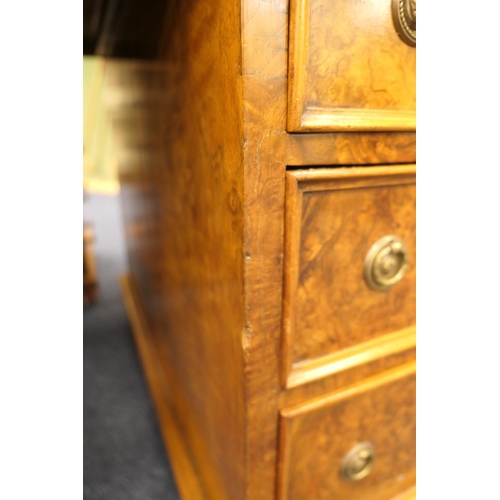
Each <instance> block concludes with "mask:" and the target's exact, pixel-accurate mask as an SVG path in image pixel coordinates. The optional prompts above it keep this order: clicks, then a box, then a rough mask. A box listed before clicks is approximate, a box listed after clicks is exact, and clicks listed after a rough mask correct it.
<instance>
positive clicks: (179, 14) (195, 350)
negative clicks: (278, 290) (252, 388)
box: [109, 0, 246, 500]
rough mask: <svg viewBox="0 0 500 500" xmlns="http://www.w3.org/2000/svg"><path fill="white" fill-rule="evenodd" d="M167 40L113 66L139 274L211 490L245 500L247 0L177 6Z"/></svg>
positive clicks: (127, 211)
mask: <svg viewBox="0 0 500 500" xmlns="http://www.w3.org/2000/svg"><path fill="white" fill-rule="evenodd" d="M162 43H163V45H162V47H160V52H161V53H163V54H164V56H162V58H160V59H159V60H157V61H154V62H149V63H139V62H130V61H129V62H114V63H112V64H111V70H110V71H111V73H110V84H111V85H112V86H114V88H115V89H116V92H114V93H113V92H109V95H110V100H111V101H112V103H111V104H112V107H114V110H115V111H114V113H113V115H114V124H115V134H116V137H117V144H118V149H119V152H120V156H119V170H120V179H121V185H122V190H121V192H122V205H123V213H124V219H125V226H126V238H127V247H128V253H129V264H130V272H131V275H132V277H133V279H134V281H135V283H137V288H138V292H139V294H140V296H141V301H142V302H143V304H144V307H145V311H146V316H147V320H148V323H149V324H150V328H151V334H152V335H153V337H154V342H155V346H156V349H157V352H158V357H159V359H160V362H161V364H162V365H163V369H164V370H165V372H166V373H167V378H168V380H169V384H170V385H171V387H170V390H171V393H172V400H173V405H174V412H175V415H176V419H177V421H178V422H179V424H180V426H181V431H182V433H183V435H184V439H185V441H186V443H187V448H188V449H189V450H190V453H191V457H192V459H193V462H194V468H195V469H196V471H197V474H198V475H199V476H200V478H201V483H202V487H203V490H204V495H205V497H206V498H207V499H211V500H240V499H243V498H245V481H246V478H245V435H246V434H245V425H246V424H245V418H246V417H245V384H244V366H243V361H244V358H243V348H242V340H241V339H242V332H243V329H244V297H243V255H242V248H243V215H244V214H243V168H242V162H243V149H242V148H243V127H242V104H241V99H242V90H241V78H240V59H241V46H240V5H239V2H238V1H236V0H226V1H218V2H211V1H208V0H207V1H191V0H186V1H183V2H175V3H172V4H171V6H170V10H169V11H168V13H167V17H166V19H165V23H164V38H163V42H162ZM173 460H175V458H174V457H173Z"/></svg>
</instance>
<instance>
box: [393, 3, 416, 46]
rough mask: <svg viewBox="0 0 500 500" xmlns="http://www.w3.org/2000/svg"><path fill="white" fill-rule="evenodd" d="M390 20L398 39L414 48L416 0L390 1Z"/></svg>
mask: <svg viewBox="0 0 500 500" xmlns="http://www.w3.org/2000/svg"><path fill="white" fill-rule="evenodd" d="M392 19H393V21H394V27H395V28H396V31H397V33H398V35H399V38H401V40H403V42H405V43H406V44H408V45H410V46H412V47H415V46H416V44H417V0H392Z"/></svg>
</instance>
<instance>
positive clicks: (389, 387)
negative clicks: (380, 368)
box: [278, 363, 415, 500]
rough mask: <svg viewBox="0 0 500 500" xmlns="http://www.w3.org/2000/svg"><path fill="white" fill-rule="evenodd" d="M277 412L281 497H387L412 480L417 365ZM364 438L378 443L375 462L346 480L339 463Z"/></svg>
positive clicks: (295, 499)
mask: <svg viewBox="0 0 500 500" xmlns="http://www.w3.org/2000/svg"><path fill="white" fill-rule="evenodd" d="M280 415H281V416H280V469H279V476H278V484H279V489H278V491H279V493H278V498H279V500H302V499H304V498H311V499H313V498H314V499H315V500H330V499H332V498H334V499H336V500H351V499H358V498H359V499H361V498H362V499H363V500H389V499H392V498H393V497H395V496H396V495H399V494H400V493H404V492H406V491H407V490H408V489H409V488H411V487H412V485H413V484H414V483H415V364H414V363H409V364H408V365H404V366H403V367H399V368H396V369H394V370H392V371H389V372H386V373H384V374H382V375H378V376H376V377H373V378H371V379H367V380H365V381H364V382H362V383H360V384H357V385H354V386H352V387H347V388H345V389H343V390H342V391H339V392H336V393H333V394H329V395H325V396H322V397H321V398H317V399H314V400H311V401H308V402H307V403H304V404H300V405H297V406H294V407H290V408H287V409H285V410H282V411H281V412H280ZM396 429H397V431H396ZM362 442H370V443H372V444H373V446H374V448H375V461H374V467H373V469H372V471H371V472H370V473H369V475H368V476H367V477H365V478H364V479H362V480H360V481H353V482H348V481H345V480H343V479H342V478H341V477H340V474H339V470H340V464H341V460H342V458H343V457H344V455H345V454H346V453H347V452H348V451H349V450H350V449H351V448H352V447H353V446H354V445H356V444H357V443H362Z"/></svg>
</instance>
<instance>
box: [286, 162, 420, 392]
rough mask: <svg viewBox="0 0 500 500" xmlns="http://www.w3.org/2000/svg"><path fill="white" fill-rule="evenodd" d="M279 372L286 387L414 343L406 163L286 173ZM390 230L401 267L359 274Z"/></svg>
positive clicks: (411, 206)
mask: <svg viewBox="0 0 500 500" xmlns="http://www.w3.org/2000/svg"><path fill="white" fill-rule="evenodd" d="M286 177H287V186H286V209H285V216H286V221H285V251H284V281H283V283H284V296H283V337H282V365H283V372H282V380H283V385H284V386H285V387H293V386H295V385H300V384H301V383H305V382H308V381H310V380H313V379H316V378H321V377H323V376H326V375H329V374H331V373H334V372H335V371H338V370H342V369H346V368H349V367H352V366H355V365H356V364H359V363H363V362H368V361H370V360H373V359H376V358H380V357H384V356H387V355H389V354H391V353H395V352H398V351H400V350H405V349H408V348H411V347H414V346H415V327H414V325H415V315H416V311H415V270H416V266H415V264H416V262H415V260H416V257H415V194H416V189H415V178H416V176H415V165H399V166H398V165H394V166H385V167H384V166H379V167H352V168H331V169H310V170H296V171H289V172H287V174H286ZM386 237H397V238H399V240H400V241H401V242H402V244H403V245H404V246H405V247H406V248H405V255H406V259H407V263H406V270H405V271H404V270H403V274H401V275H400V276H399V281H397V282H395V283H394V284H392V285H390V286H388V287H387V288H386V289H382V290H380V289H374V288H373V284H370V282H369V276H368V277H367V265H369V264H367V262H370V257H369V255H371V254H373V250H372V249H373V248H375V247H377V245H379V243H380V242H381V241H382V242H383V241H384V238H386Z"/></svg>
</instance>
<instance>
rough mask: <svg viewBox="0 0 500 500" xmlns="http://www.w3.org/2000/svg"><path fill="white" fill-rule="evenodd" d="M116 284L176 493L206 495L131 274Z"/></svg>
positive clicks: (193, 499)
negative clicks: (138, 357) (169, 465)
mask: <svg viewBox="0 0 500 500" xmlns="http://www.w3.org/2000/svg"><path fill="white" fill-rule="evenodd" d="M120 286H121V290H122V294H123V299H124V302H125V308H126V310H127V315H128V317H129V320H130V323H131V325H132V331H133V334H134V338H135V343H136V345H137V349H138V352H139V356H140V358H141V363H142V369H143V371H144V374H145V376H146V380H147V383H148V387H149V391H150V394H151V396H152V398H153V401H154V404H155V409H156V414H157V417H158V420H159V423H160V429H161V432H162V435H163V440H164V442H165V447H166V448H167V453H168V456H169V459H170V464H171V466H172V470H173V472H174V476H175V482H176V484H177V488H178V490H179V494H180V495H181V498H182V499H183V500H205V499H206V498H207V497H206V495H204V494H203V489H202V487H201V485H200V481H199V479H198V476H197V475H196V472H195V469H194V466H193V462H192V460H191V458H190V455H189V451H188V448H187V446H186V444H185V442H184V439H183V437H182V433H181V431H180V429H179V426H178V424H177V422H176V420H175V417H174V414H173V412H172V409H171V407H170V403H169V397H168V394H169V389H168V384H167V380H166V378H165V377H164V376H162V373H163V370H162V367H161V365H160V362H159V360H158V357H157V354H156V351H155V349H154V347H153V344H152V337H151V332H150V330H149V328H148V325H147V322H146V319H145V318H146V317H145V315H144V311H143V308H142V305H141V300H140V298H139V296H138V294H137V291H136V288H135V286H134V282H133V279H132V277H131V276H130V275H123V276H121V277H120Z"/></svg>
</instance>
